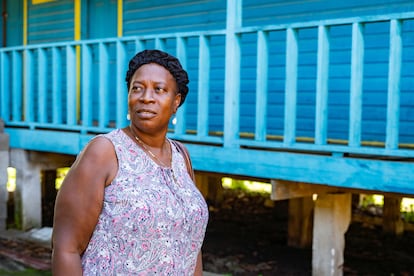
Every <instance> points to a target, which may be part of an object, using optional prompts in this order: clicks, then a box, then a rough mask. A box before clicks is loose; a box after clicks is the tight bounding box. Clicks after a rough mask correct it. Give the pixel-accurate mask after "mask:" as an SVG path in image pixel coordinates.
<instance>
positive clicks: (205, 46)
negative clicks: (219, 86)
mask: <svg viewBox="0 0 414 276" xmlns="http://www.w3.org/2000/svg"><path fill="white" fill-rule="evenodd" d="M199 45H200V48H199V58H198V95H197V100H198V106H197V108H198V110H197V136H201V137H204V136H207V135H208V125H209V112H208V110H209V99H210V95H209V94H210V45H209V38H208V37H206V36H204V35H201V36H200V38H199Z"/></svg>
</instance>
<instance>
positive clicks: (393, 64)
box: [385, 19, 402, 149]
mask: <svg viewBox="0 0 414 276" xmlns="http://www.w3.org/2000/svg"><path fill="white" fill-rule="evenodd" d="M401 57H402V37H401V22H400V21H399V20H395V19H394V20H391V22H390V57H389V67H388V100H387V137H386V142H385V148H387V149H397V148H398V141H399V139H398V135H399V118H400V83H401Z"/></svg>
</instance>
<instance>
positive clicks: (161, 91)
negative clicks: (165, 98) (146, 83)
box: [156, 87, 167, 93]
mask: <svg viewBox="0 0 414 276" xmlns="http://www.w3.org/2000/svg"><path fill="white" fill-rule="evenodd" d="M156 91H157V92H158V93H164V92H166V91H167V90H165V89H164V88H163V87H157V88H156Z"/></svg>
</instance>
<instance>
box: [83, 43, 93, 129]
mask: <svg viewBox="0 0 414 276" xmlns="http://www.w3.org/2000/svg"><path fill="white" fill-rule="evenodd" d="M81 51H82V65H81V67H82V69H81V70H82V72H83V74H82V83H81V87H82V89H81V101H82V103H81V112H82V126H84V127H86V128H87V127H90V126H92V109H91V108H92V104H91V101H92V99H91V92H92V91H91V79H90V77H89V74H87V73H86V72H91V71H92V50H91V48H90V46H89V45H87V44H83V45H82V46H81Z"/></svg>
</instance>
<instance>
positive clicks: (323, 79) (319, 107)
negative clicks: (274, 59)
mask: <svg viewBox="0 0 414 276" xmlns="http://www.w3.org/2000/svg"><path fill="white" fill-rule="evenodd" d="M329 51H330V45H329V33H328V27H326V26H323V25H321V26H319V27H318V68H317V77H316V116H315V117H316V122H315V124H316V125H315V144H317V145H325V144H326V142H327V140H326V139H327V121H328V79H329Z"/></svg>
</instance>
